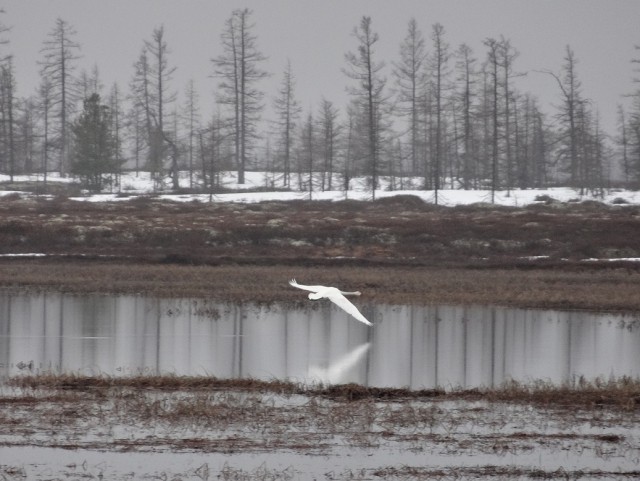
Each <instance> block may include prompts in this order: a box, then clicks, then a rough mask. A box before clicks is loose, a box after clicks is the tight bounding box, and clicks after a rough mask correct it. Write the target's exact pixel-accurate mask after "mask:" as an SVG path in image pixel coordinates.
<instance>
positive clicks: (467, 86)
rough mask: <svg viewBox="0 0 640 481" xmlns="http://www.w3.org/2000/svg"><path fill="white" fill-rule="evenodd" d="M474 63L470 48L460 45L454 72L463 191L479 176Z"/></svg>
mask: <svg viewBox="0 0 640 481" xmlns="http://www.w3.org/2000/svg"><path fill="white" fill-rule="evenodd" d="M475 63H476V59H475V57H474V56H473V51H472V49H471V47H469V46H468V45H466V44H462V45H460V47H459V48H458V51H457V62H456V70H457V72H458V78H457V81H458V84H459V85H460V86H461V87H460V89H459V92H458V95H457V97H458V104H459V106H460V109H459V111H460V115H461V116H462V133H461V136H462V155H461V162H462V166H461V171H462V172H461V177H462V185H463V187H464V188H465V189H468V188H470V187H471V185H472V180H476V179H477V178H478V174H479V168H478V166H477V157H478V155H477V154H476V153H475V152H474V122H473V104H474V97H475V95H476V93H475V88H474V87H475V83H476V77H477V72H476V68H475Z"/></svg>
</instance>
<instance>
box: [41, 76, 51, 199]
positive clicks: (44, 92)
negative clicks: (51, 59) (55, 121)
mask: <svg viewBox="0 0 640 481" xmlns="http://www.w3.org/2000/svg"><path fill="white" fill-rule="evenodd" d="M38 94H39V97H38V110H39V114H40V118H41V123H42V166H41V169H42V173H43V176H44V178H43V182H44V189H45V191H46V188H47V174H48V172H49V169H50V165H49V160H50V159H49V150H50V147H51V145H50V142H51V141H50V139H51V111H52V105H53V87H52V85H51V82H50V81H49V79H48V78H47V77H43V78H42V81H41V83H40V87H39V89H38Z"/></svg>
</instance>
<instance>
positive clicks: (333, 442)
mask: <svg viewBox="0 0 640 481" xmlns="http://www.w3.org/2000/svg"><path fill="white" fill-rule="evenodd" d="M359 307H360V308H361V309H362V310H363V312H365V313H366V315H367V316H368V317H369V318H370V319H371V320H372V321H373V322H374V327H373V328H369V327H367V326H365V325H363V324H361V323H358V322H357V321H354V320H353V319H349V318H348V316H347V315H346V314H345V313H343V312H341V311H340V310H337V309H335V308H334V307H333V306H332V305H331V304H329V303H319V304H314V305H312V306H307V307H306V308H303V309H300V308H290V307H285V306H282V305H277V304H271V305H269V306H266V305H256V304H233V303H221V302H217V301H203V300H194V299H158V298H145V297H140V296H104V295H88V296H77V295H65V294H60V293H54V292H47V293H41V294H24V293H23V294H16V293H5V294H3V295H2V296H0V312H1V313H2V316H1V317H0V353H1V355H2V359H0V375H1V377H2V380H3V382H2V389H1V394H0V475H1V476H2V477H4V478H6V479H40V480H44V479H51V478H54V479H59V478H64V479H87V478H101V479H103V478H104V479H178V478H179V479H194V480H195V479H230V480H233V479H336V480H339V479H450V478H457V479H477V478H486V479H531V478H540V477H543V478H551V479H553V478H567V477H570V478H578V477H580V478H581V479H602V478H625V477H626V478H630V479H631V478H634V477H637V476H638V475H640V449H638V446H640V429H639V428H638V426H640V383H638V381H637V378H638V371H637V369H638V365H640V363H639V362H638V359H639V356H640V354H639V352H640V347H639V346H640V339H639V336H640V333H639V332H640V324H639V322H638V320H637V319H636V318H635V317H634V316H633V315H618V314H607V313H600V314H598V313H584V312H582V313H581V312H575V311H574V312H563V311H548V310H544V311H543V310H514V309H504V308H492V307H479V306H476V307H452V306H437V307H436V306H430V307H425V306H423V307H420V306H414V305H404V306H403V305H384V304H368V303H366V302H364V303H359Z"/></svg>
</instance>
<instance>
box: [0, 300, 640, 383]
mask: <svg viewBox="0 0 640 481" xmlns="http://www.w3.org/2000/svg"><path fill="white" fill-rule="evenodd" d="M360 307H362V310H363V311H364V314H365V315H366V316H367V317H368V318H369V319H371V320H372V321H373V322H374V324H375V326H374V327H373V328H369V327H367V326H365V325H364V324H362V323H360V322H357V321H355V320H353V319H350V318H349V317H348V316H347V315H346V314H345V313H343V312H342V311H340V310H339V309H337V308H334V306H333V305H332V304H330V303H328V302H327V303H324V302H320V303H316V304H313V307H309V308H308V309H305V310H292V309H287V308H284V307H282V306H278V305H275V306H269V307H266V306H253V305H242V306H239V305H232V304H224V303H217V302H208V301H196V300H184V299H183V300H175V299H153V298H144V297H135V296H81V297H80V296H68V295H62V294H51V293H48V294H40V295H12V294H6V293H5V294H0V378H6V377H7V376H13V375H17V374H21V373H25V374H26V373H42V372H53V373H66V372H74V373H80V374H88V375H98V374H105V375H112V376H120V375H137V374H147V375H155V374H176V375H213V376H217V377H222V378H232V377H254V378H259V379H267V380H268V379H275V378H278V379H285V378H286V379H290V380H294V381H300V382H310V381H313V380H320V381H324V382H331V383H344V382H356V383H360V384H365V385H369V386H393V387H411V388H415V389H418V388H429V387H434V386H442V387H475V386H497V385H500V384H501V383H503V382H504V381H506V380H509V379H515V380H519V381H524V382H530V381H533V380H538V379H541V380H545V381H551V382H555V383H560V382H562V381H565V380H570V379H573V378H575V377H577V376H584V377H586V378H587V379H593V378H595V377H604V378H609V377H610V376H616V377H618V376H632V377H640V319H638V318H637V317H633V316H621V315H613V314H594V313H584V312H557V311H541V310H516V309H503V308H492V307H442V306H441V307H433V306H431V307H423V306H391V305H375V306H373V305H371V306H362V305H361V306H360Z"/></svg>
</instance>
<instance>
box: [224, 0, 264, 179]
mask: <svg viewBox="0 0 640 481" xmlns="http://www.w3.org/2000/svg"><path fill="white" fill-rule="evenodd" d="M250 18H251V10H249V9H247V8H245V9H237V10H234V11H233V13H232V14H231V17H230V18H229V19H228V20H227V21H226V23H225V29H224V31H223V33H222V36H221V38H222V49H223V53H222V54H220V55H219V56H218V57H216V58H214V59H213V60H212V61H213V65H214V69H215V72H214V75H215V76H216V77H218V78H220V79H221V80H220V83H219V87H220V89H221V90H222V93H223V94H222V96H221V98H220V102H221V103H222V104H226V105H228V106H230V107H231V110H232V114H231V116H232V120H233V124H232V125H233V127H232V129H233V136H234V142H235V160H236V166H237V170H238V183H239V184H244V183H245V175H244V174H245V169H246V166H247V159H248V157H249V155H250V154H251V150H252V147H253V143H254V141H255V140H256V138H257V137H258V132H257V124H258V121H259V119H260V114H261V112H262V109H263V105H262V98H263V92H262V91H261V90H259V89H258V88H257V84H258V82H259V81H260V80H261V79H263V78H265V77H266V76H267V75H268V74H267V72H265V71H263V70H262V69H261V68H260V65H261V63H262V62H263V61H264V60H265V59H266V58H265V57H264V56H263V55H262V54H261V53H260V51H259V50H258V48H257V38H256V36H255V35H254V34H253V33H252V29H253V24H251V22H250Z"/></svg>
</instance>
